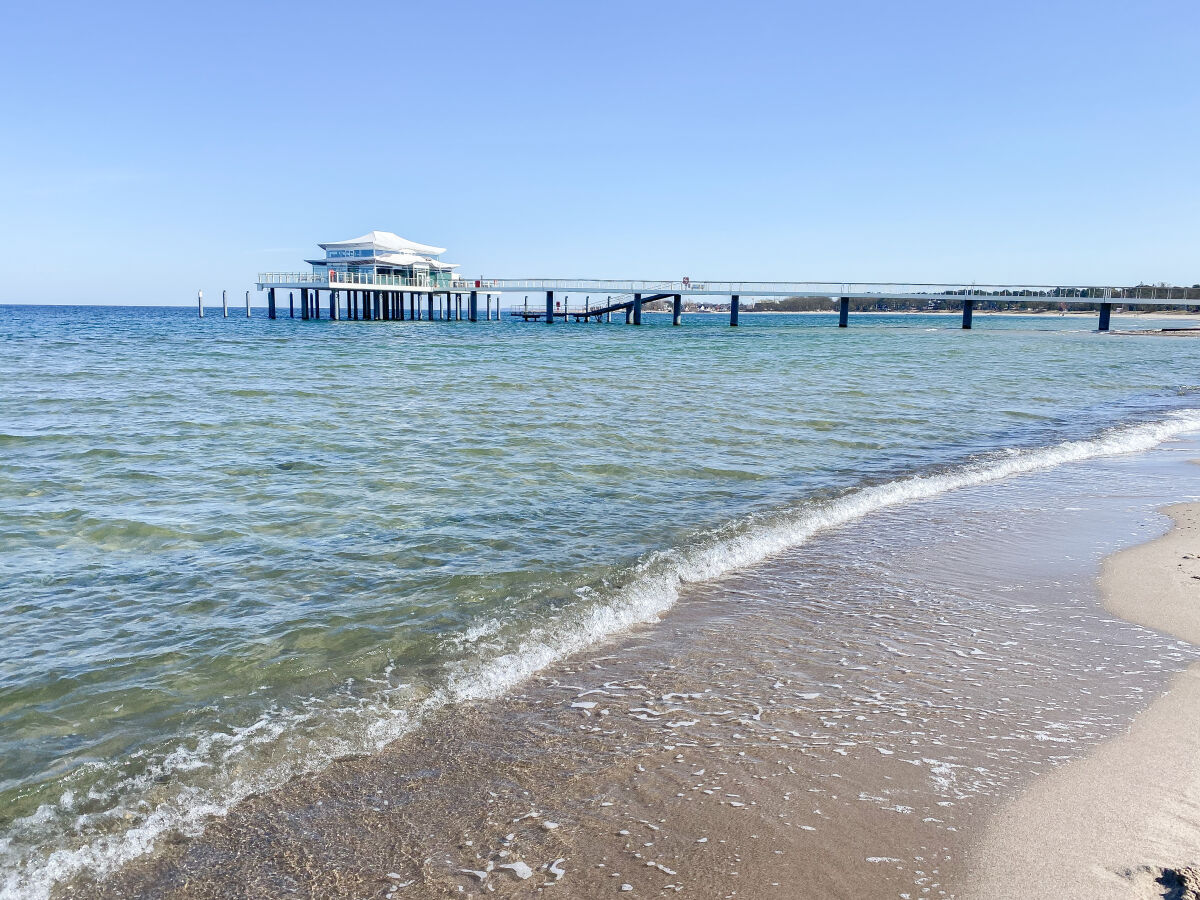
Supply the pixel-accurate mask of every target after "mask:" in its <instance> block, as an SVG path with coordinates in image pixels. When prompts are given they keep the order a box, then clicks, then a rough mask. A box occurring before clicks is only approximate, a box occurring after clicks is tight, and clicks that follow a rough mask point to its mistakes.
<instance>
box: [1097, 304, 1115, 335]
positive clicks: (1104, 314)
mask: <svg viewBox="0 0 1200 900" xmlns="http://www.w3.org/2000/svg"><path fill="white" fill-rule="evenodd" d="M1111 316H1112V304H1111V303H1101V304H1100V329H1099V330H1100V331H1108V323H1109V318H1110V317H1111Z"/></svg>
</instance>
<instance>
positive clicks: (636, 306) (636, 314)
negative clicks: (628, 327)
mask: <svg viewBox="0 0 1200 900" xmlns="http://www.w3.org/2000/svg"><path fill="white" fill-rule="evenodd" d="M633 324H634V325H641V324H642V295H641V294H634V295H633Z"/></svg>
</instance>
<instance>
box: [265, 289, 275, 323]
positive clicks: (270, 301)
mask: <svg viewBox="0 0 1200 900" xmlns="http://www.w3.org/2000/svg"><path fill="white" fill-rule="evenodd" d="M267 318H268V319H274V318H275V288H267Z"/></svg>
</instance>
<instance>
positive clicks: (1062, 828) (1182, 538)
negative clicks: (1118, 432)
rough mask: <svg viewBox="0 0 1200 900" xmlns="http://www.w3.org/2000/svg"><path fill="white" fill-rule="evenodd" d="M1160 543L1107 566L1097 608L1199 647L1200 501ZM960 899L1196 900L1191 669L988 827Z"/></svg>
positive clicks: (1182, 508)
mask: <svg viewBox="0 0 1200 900" xmlns="http://www.w3.org/2000/svg"><path fill="white" fill-rule="evenodd" d="M1164 512H1165V513H1167V514H1168V515H1169V516H1170V517H1171V518H1172V519H1173V520H1174V522H1175V527H1174V529H1173V530H1172V531H1171V532H1170V533H1169V534H1167V535H1165V536H1163V537H1161V538H1159V539H1157V540H1154V541H1151V542H1150V543H1148V544H1142V545H1140V546H1136V547H1132V548H1130V549H1127V550H1122V551H1120V552H1118V553H1115V554H1113V555H1112V556H1110V557H1108V558H1107V559H1106V560H1105V562H1104V566H1103V571H1102V576H1101V585H1102V590H1103V594H1104V604H1105V607H1106V608H1107V609H1108V610H1109V611H1110V612H1113V613H1115V614H1117V615H1119V616H1121V617H1122V618H1125V619H1128V620H1129V621H1131V622H1136V623H1138V624H1140V625H1144V626H1146V627H1148V628H1153V629H1155V630H1158V631H1163V632H1166V633H1168V634H1171V635H1174V636H1175V637H1178V638H1182V639H1184V640H1186V641H1189V642H1191V643H1193V644H1200V504H1198V503H1187V504H1178V505H1175V506H1170V507H1167V508H1166V509H1165V510H1164ZM976 865H977V872H976V875H977V877H976V878H973V879H972V886H971V888H970V890H969V893H968V896H969V897H972V898H980V900H983V898H987V900H1005V898H1029V897H1055V898H1080V900H1083V898H1087V900H1103V898H1113V900H1118V898H1120V900H1129V898H1149V897H1153V898H1160V897H1171V898H1195V897H1200V875H1198V874H1197V867H1198V866H1200V665H1193V666H1191V667H1190V668H1189V669H1187V670H1185V671H1184V672H1182V673H1180V674H1179V675H1178V676H1176V678H1175V679H1174V680H1173V682H1172V683H1171V687H1170V690H1169V691H1168V692H1167V693H1166V694H1165V695H1164V696H1162V697H1161V698H1159V699H1158V700H1156V701H1155V702H1154V704H1153V705H1152V706H1150V708H1149V709H1147V710H1146V711H1145V712H1143V713H1142V714H1140V715H1139V716H1138V717H1137V718H1136V719H1135V720H1134V722H1133V724H1132V726H1131V727H1130V729H1129V730H1128V731H1127V732H1126V733H1125V734H1122V735H1121V736H1119V737H1117V738H1115V739H1113V740H1111V741H1109V742H1107V743H1105V744H1102V745H1101V746H1100V747H1098V748H1097V749H1096V751H1095V752H1093V753H1092V754H1091V755H1089V756H1087V757H1085V758H1083V759H1080V760H1077V761H1075V762H1072V763H1069V764H1068V765H1066V766H1064V767H1062V768H1061V769H1058V770H1055V771H1054V772H1052V773H1051V774H1049V775H1047V776H1045V777H1043V778H1041V779H1039V780H1038V781H1037V782H1035V783H1034V784H1033V785H1032V786H1031V787H1030V789H1029V790H1028V791H1026V792H1025V793H1023V794H1022V795H1021V796H1020V798H1019V799H1017V800H1016V802H1014V803H1013V804H1012V805H1011V806H1009V807H1007V808H1005V809H1004V810H1003V811H1002V812H1001V813H1000V814H999V815H998V816H997V818H996V819H995V821H994V822H993V823H992V824H991V826H990V827H989V829H988V831H987V833H986V835H985V838H984V840H983V842H982V845H981V846H980V848H979V852H978V854H977V859H976Z"/></svg>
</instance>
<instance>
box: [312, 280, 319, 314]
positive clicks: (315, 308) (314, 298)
mask: <svg viewBox="0 0 1200 900" xmlns="http://www.w3.org/2000/svg"><path fill="white" fill-rule="evenodd" d="M312 311H313V318H314V319H319V318H321V292H320V291H319V290H317V289H316V288H314V289H313V292H312Z"/></svg>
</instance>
